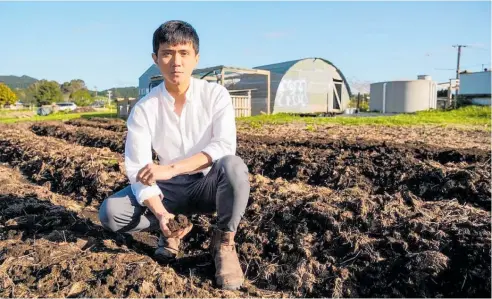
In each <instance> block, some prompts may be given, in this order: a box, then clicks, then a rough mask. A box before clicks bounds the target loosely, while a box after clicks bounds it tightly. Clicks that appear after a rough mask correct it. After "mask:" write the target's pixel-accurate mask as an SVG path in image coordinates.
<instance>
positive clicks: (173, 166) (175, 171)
mask: <svg viewBox="0 0 492 299" xmlns="http://www.w3.org/2000/svg"><path fill="white" fill-rule="evenodd" d="M167 167H168V171H169V172H170V173H171V177H175V176H177V175H179V170H178V166H177V165H176V164H174V163H173V164H169V165H168V166H167Z"/></svg>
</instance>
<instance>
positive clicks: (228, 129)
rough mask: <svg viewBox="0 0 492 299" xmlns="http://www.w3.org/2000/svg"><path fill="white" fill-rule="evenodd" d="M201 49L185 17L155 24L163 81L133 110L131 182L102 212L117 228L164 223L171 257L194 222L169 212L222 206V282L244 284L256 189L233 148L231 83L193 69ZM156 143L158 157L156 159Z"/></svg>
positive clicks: (162, 243)
mask: <svg viewBox="0 0 492 299" xmlns="http://www.w3.org/2000/svg"><path fill="white" fill-rule="evenodd" d="M198 53H199V38H198V35H197V33H196V31H195V29H194V28H193V27H192V26H191V25H190V24H188V23H186V22H182V21H169V22H166V23H164V24H162V25H161V26H159V27H158V28H157V30H156V31H155V32H154V36H153V53H152V58H153V60H154V63H155V64H156V65H157V66H158V68H159V70H160V72H161V74H162V75H163V77H164V81H163V83H161V84H160V85H159V86H156V87H155V88H153V89H152V90H151V91H150V92H149V93H148V94H147V95H146V96H145V97H143V98H142V99H140V100H139V101H138V103H137V104H136V105H135V106H134V107H133V109H132V111H131V113H130V115H129V118H128V120H127V126H128V135H127V137H126V144H125V167H126V172H127V175H128V178H129V181H130V185H129V186H127V187H126V188H124V189H123V190H121V191H119V192H117V193H116V194H114V195H112V196H110V197H109V198H107V199H106V200H104V202H103V203H102V205H101V207H100V210H99V218H100V220H101V223H102V224H103V226H104V227H105V228H106V229H108V230H111V231H114V232H126V233H131V232H137V231H142V230H146V231H149V230H154V229H155V230H160V232H161V237H160V239H159V245H158V248H157V250H156V251H155V258H157V259H164V258H165V259H168V258H173V257H175V256H176V254H177V253H178V250H179V246H180V240H181V239H182V238H183V237H184V236H185V235H186V234H187V233H188V232H189V231H190V230H191V226H190V227H188V228H186V229H183V230H181V231H178V232H175V233H171V231H170V230H169V228H168V226H167V224H168V221H169V220H170V219H172V218H173V217H174V216H175V215H177V214H184V215H192V214H213V213H215V212H217V216H218V219H217V227H216V228H215V229H214V233H213V238H212V243H211V253H212V256H213V259H214V262H215V267H216V274H215V277H216V282H217V284H218V285H219V286H221V287H222V288H224V289H238V288H239V287H240V286H241V285H242V284H243V281H244V275H243V272H242V269H241V266H240V263H239V259H238V256H237V253H236V246H235V242H234V236H235V233H236V230H237V228H238V225H239V222H240V220H241V218H242V217H243V214H244V211H245V209H246V205H247V202H248V197H249V193H250V185H249V180H248V168H247V166H246V165H245V164H244V162H243V160H242V159H241V158H239V157H238V156H236V155H235V152H236V125H235V119H234V108H233V107H232V101H231V97H230V95H229V93H228V91H227V89H225V88H224V87H223V86H221V85H219V84H216V83H209V82H207V81H205V80H199V79H196V78H193V77H192V76H191V74H192V71H193V69H194V68H195V66H196V65H197V63H198V60H199V54H198ZM152 149H154V150H155V152H156V153H157V155H158V157H159V165H157V164H154V163H153V161H152Z"/></svg>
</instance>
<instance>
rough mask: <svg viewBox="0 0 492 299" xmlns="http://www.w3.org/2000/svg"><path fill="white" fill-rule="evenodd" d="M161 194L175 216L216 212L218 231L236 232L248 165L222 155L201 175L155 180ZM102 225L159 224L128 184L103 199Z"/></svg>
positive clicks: (121, 228)
mask: <svg viewBox="0 0 492 299" xmlns="http://www.w3.org/2000/svg"><path fill="white" fill-rule="evenodd" d="M157 185H158V186H159V187H160V188H161V190H162V193H163V194H164V199H163V201H162V202H163V204H164V207H165V208H166V210H167V211H168V212H170V213H173V214H175V215H177V214H184V215H187V216H189V215H192V214H213V213H215V212H217V215H218V219H217V226H218V228H219V229H220V230H223V231H230V232H235V231H236V230H237V227H238V225H239V222H240V221H241V218H242V217H243V215H244V211H245V210H246V205H247V203H248V198H249V193H250V185H249V178H248V167H247V166H246V165H245V164H244V162H243V160H242V159H241V158H239V157H237V156H232V155H231V156H225V157H223V158H221V159H219V160H217V161H216V162H215V163H214V164H212V168H211V169H210V171H209V172H208V173H207V175H205V176H204V175H203V174H202V173H201V172H200V173H197V174H192V175H187V174H186V175H180V176H176V177H174V178H172V179H170V180H167V181H157ZM99 219H100V221H101V223H102V225H103V226H104V227H105V228H106V229H108V230H111V231H115V232H128V233H131V232H137V231H142V230H146V231H148V230H158V229H159V224H158V223H157V220H156V218H155V216H154V215H153V214H152V212H151V211H150V210H148V208H147V207H144V206H141V205H140V204H139V203H138V202H137V200H136V198H135V196H134V195H133V192H132V189H131V186H127V187H126V188H124V189H123V190H121V191H119V192H117V193H115V194H113V195H112V196H110V197H108V198H107V199H105V200H104V201H103V203H102V204H101V207H100V209H99Z"/></svg>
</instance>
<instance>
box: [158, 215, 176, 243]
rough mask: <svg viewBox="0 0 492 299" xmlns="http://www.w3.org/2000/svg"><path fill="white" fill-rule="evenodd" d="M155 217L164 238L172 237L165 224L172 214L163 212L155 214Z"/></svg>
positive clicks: (172, 217) (171, 217) (172, 216)
mask: <svg viewBox="0 0 492 299" xmlns="http://www.w3.org/2000/svg"><path fill="white" fill-rule="evenodd" d="M156 218H157V221H159V226H160V228H161V231H162V234H163V235H164V236H165V237H166V238H171V237H173V234H172V233H171V231H170V230H169V227H167V224H168V223H169V220H171V219H174V214H171V213H165V214H162V215H158V216H156Z"/></svg>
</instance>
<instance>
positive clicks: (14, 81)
mask: <svg viewBox="0 0 492 299" xmlns="http://www.w3.org/2000/svg"><path fill="white" fill-rule="evenodd" d="M37 81H38V79H35V78H32V77H29V76H25V75H24V76H22V77H18V76H0V82H3V83H5V85H7V86H8V87H10V88H11V89H16V88H27V87H28V86H29V85H31V84H32V83H35V82H37Z"/></svg>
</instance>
